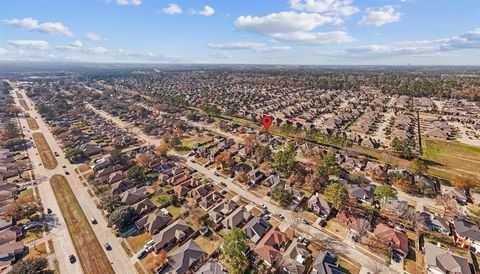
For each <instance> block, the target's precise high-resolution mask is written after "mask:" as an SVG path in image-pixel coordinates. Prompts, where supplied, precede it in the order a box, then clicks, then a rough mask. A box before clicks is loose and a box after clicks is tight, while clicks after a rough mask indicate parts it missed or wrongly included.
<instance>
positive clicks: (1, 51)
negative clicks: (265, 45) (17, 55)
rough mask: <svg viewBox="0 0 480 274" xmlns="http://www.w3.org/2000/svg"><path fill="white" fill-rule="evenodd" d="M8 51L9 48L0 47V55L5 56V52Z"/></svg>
mask: <svg viewBox="0 0 480 274" xmlns="http://www.w3.org/2000/svg"><path fill="white" fill-rule="evenodd" d="M7 53H8V50H6V49H4V48H0V56H3V55H5V54H7Z"/></svg>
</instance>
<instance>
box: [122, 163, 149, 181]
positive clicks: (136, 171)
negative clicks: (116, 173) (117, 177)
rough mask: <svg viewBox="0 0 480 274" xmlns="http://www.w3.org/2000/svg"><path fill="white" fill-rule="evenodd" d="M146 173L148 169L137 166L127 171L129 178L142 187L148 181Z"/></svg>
mask: <svg viewBox="0 0 480 274" xmlns="http://www.w3.org/2000/svg"><path fill="white" fill-rule="evenodd" d="M146 173H147V169H146V168H144V167H141V166H137V165H135V166H132V167H131V168H129V169H128V170H127V178H128V179H130V180H132V181H133V182H134V183H135V184H136V185H142V184H144V183H145V181H146V179H147V177H146V175H145V174H146Z"/></svg>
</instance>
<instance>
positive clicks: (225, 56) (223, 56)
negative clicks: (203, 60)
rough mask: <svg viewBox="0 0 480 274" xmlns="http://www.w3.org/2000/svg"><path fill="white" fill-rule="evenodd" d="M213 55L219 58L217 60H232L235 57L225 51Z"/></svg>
mask: <svg viewBox="0 0 480 274" xmlns="http://www.w3.org/2000/svg"><path fill="white" fill-rule="evenodd" d="M211 55H212V56H213V57H215V58H217V59H230V58H232V57H233V56H232V55H231V54H230V53H228V52H223V51H221V52H213V53H211Z"/></svg>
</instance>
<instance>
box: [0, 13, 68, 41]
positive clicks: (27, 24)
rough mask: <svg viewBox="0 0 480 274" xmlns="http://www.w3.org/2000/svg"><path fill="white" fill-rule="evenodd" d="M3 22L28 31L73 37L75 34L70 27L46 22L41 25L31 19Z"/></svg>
mask: <svg viewBox="0 0 480 274" xmlns="http://www.w3.org/2000/svg"><path fill="white" fill-rule="evenodd" d="M2 22H3V23H4V24H7V25H13V26H17V27H21V28H23V29H28V30H36V31H39V32H43V33H51V34H63V35H66V36H73V33H72V32H71V31H70V30H69V29H68V27H66V26H65V25H63V24H62V23H60V22H45V23H41V24H39V23H38V21H37V20H35V19H33V18H31V17H29V18H23V19H10V20H3V21H2Z"/></svg>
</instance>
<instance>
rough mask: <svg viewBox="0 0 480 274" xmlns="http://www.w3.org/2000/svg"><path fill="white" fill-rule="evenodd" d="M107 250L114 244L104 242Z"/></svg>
mask: <svg viewBox="0 0 480 274" xmlns="http://www.w3.org/2000/svg"><path fill="white" fill-rule="evenodd" d="M104 246H105V249H106V250H112V246H111V245H110V244H109V243H105V244H104Z"/></svg>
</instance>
